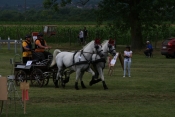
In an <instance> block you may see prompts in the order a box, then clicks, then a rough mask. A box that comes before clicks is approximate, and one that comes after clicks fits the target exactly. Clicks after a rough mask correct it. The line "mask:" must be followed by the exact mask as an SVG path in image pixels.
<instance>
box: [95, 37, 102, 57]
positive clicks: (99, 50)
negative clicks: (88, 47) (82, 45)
mask: <svg viewBox="0 0 175 117" xmlns="http://www.w3.org/2000/svg"><path fill="white" fill-rule="evenodd" d="M94 49H95V53H96V54H98V55H99V56H101V57H103V56H104V53H103V49H102V45H101V42H100V39H95V41H94Z"/></svg>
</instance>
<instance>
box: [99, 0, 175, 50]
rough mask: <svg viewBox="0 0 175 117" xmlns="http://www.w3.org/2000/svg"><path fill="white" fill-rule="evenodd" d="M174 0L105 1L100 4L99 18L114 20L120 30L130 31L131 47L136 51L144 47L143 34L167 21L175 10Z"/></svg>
mask: <svg viewBox="0 0 175 117" xmlns="http://www.w3.org/2000/svg"><path fill="white" fill-rule="evenodd" d="M174 4H175V1H173V0H103V1H102V2H100V4H99V8H100V12H99V18H100V20H101V22H102V21H104V20H105V19H112V21H113V24H114V26H115V27H116V28H119V29H120V30H123V29H124V30H127V29H130V33H131V45H132V47H133V48H135V49H140V48H142V46H143V41H142V40H143V39H142V38H143V37H142V32H143V31H144V30H149V29H150V28H153V29H155V28H157V26H161V25H162V23H163V22H165V21H167V20H168V19H167V15H166V14H170V12H171V11H173V10H174Z"/></svg>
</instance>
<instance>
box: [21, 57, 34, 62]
mask: <svg viewBox="0 0 175 117" xmlns="http://www.w3.org/2000/svg"><path fill="white" fill-rule="evenodd" d="M29 60H32V58H31V57H23V58H22V61H23V63H27V61H29Z"/></svg>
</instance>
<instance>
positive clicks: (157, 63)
mask: <svg viewBox="0 0 175 117" xmlns="http://www.w3.org/2000/svg"><path fill="white" fill-rule="evenodd" d="M123 49H124V48H120V49H119V50H120V51H123ZM12 57H14V51H13V50H10V51H7V50H4V49H1V50H0V61H1V65H0V74H1V75H3V76H7V75H9V74H10V73H11V65H10V64H9V59H10V58H12ZM174 61H175V60H174V59H166V58H165V57H164V56H162V55H160V51H159V49H158V50H155V51H154V57H153V58H145V57H144V55H143V54H142V51H137V52H136V51H134V52H133V58H132V66H131V78H128V77H126V78H123V77H122V76H123V71H122V68H121V66H120V63H119V61H117V63H116V66H115V70H114V73H113V75H112V76H108V74H107V72H108V68H107V66H106V68H105V70H104V74H105V80H106V83H107V85H108V88H109V89H108V90H103V87H102V83H98V84H95V85H93V86H89V85H88V84H89V81H90V79H91V75H90V74H88V73H86V74H85V75H84V83H85V85H86V86H87V89H81V88H80V90H78V91H77V90H75V89H74V80H75V74H73V75H71V78H70V82H69V83H67V84H66V87H65V89H63V88H54V84H53V82H52V79H50V82H49V85H48V86H45V87H43V88H39V87H30V90H29V98H30V99H29V101H27V114H25V115H24V114H23V109H22V107H21V105H20V102H18V101H17V102H16V107H17V108H16V113H15V102H14V101H12V102H11V105H10V104H9V107H8V112H9V113H8V116H9V117H12V116H13V117H77V116H79V117H172V116H174V115H175V111H174V110H175V74H174V71H175V63H174ZM17 89H18V92H19V94H20V95H21V91H20V89H19V87H17ZM5 109H6V106H5V107H4V111H3V113H2V115H1V117H5V116H6V114H5Z"/></svg>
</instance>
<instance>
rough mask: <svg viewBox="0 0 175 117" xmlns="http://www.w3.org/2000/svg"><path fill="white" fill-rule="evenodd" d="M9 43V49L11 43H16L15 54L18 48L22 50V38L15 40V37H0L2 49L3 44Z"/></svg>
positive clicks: (0, 47)
mask: <svg viewBox="0 0 175 117" xmlns="http://www.w3.org/2000/svg"><path fill="white" fill-rule="evenodd" d="M4 43H5V44H7V48H8V50H10V49H11V45H14V51H15V54H16V53H17V50H18V49H17V48H20V49H19V50H20V51H21V52H22V39H20V40H15V39H10V38H9V37H8V39H7V40H5V39H1V37H0V49H2V45H4Z"/></svg>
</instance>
